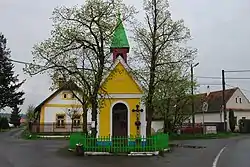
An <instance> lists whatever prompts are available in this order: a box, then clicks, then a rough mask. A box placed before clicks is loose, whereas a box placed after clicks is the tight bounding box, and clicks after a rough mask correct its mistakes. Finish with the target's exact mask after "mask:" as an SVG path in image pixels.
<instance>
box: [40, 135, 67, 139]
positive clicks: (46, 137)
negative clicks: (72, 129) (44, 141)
mask: <svg viewBox="0 0 250 167" xmlns="http://www.w3.org/2000/svg"><path fill="white" fill-rule="evenodd" d="M37 137H38V138H51V139H53V138H69V136H61V135H60V136H59V135H57V136H40V135H38V136H37Z"/></svg>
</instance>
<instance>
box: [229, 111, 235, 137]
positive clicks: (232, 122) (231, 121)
mask: <svg viewBox="0 0 250 167" xmlns="http://www.w3.org/2000/svg"><path fill="white" fill-rule="evenodd" d="M235 125H236V120H235V118H234V111H233V110H231V109H230V110H229V127H230V130H231V131H232V132H234V130H235Z"/></svg>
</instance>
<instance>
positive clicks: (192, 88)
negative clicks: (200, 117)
mask: <svg viewBox="0 0 250 167" xmlns="http://www.w3.org/2000/svg"><path fill="white" fill-rule="evenodd" d="M193 83H194V68H193V65H192V64H191V95H192V127H193V128H195V114H194V84H193Z"/></svg>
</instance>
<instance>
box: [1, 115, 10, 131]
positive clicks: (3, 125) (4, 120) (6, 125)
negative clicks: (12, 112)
mask: <svg viewBox="0 0 250 167" xmlns="http://www.w3.org/2000/svg"><path fill="white" fill-rule="evenodd" d="M9 128H10V127H9V121H8V119H7V118H6V117H1V118H0V129H9Z"/></svg>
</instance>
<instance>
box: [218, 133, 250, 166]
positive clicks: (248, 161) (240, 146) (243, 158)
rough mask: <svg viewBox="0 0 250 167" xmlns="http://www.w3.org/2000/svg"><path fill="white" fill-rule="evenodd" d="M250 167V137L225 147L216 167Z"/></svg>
mask: <svg viewBox="0 0 250 167" xmlns="http://www.w3.org/2000/svg"><path fill="white" fill-rule="evenodd" d="M238 166H240V167H249V166H250V137H245V138H242V139H241V140H237V141H235V142H234V143H233V144H231V145H227V146H225V148H224V150H223V151H222V152H221V154H220V155H219V158H218V162H217V164H216V166H214V167H238Z"/></svg>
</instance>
